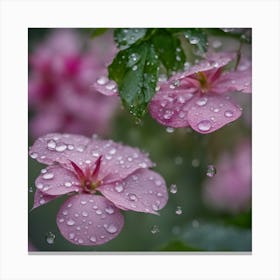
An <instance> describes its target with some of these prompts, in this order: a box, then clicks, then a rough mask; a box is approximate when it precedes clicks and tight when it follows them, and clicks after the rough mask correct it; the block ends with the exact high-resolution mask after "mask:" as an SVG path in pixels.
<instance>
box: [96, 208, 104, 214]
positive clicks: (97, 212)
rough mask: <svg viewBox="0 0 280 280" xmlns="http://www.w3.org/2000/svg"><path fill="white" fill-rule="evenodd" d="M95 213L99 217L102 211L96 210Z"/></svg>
mask: <svg viewBox="0 0 280 280" xmlns="http://www.w3.org/2000/svg"><path fill="white" fill-rule="evenodd" d="M95 213H96V214H97V215H101V214H102V213H103V212H102V210H100V209H98V210H96V211H95Z"/></svg>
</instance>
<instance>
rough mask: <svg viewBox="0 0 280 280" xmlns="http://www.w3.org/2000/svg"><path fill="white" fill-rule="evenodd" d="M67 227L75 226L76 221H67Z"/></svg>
mask: <svg viewBox="0 0 280 280" xmlns="http://www.w3.org/2000/svg"><path fill="white" fill-rule="evenodd" d="M67 225H68V226H73V225H75V221H74V220H72V219H70V220H68V221H67Z"/></svg>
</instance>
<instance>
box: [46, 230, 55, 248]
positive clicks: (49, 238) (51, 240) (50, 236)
mask: <svg viewBox="0 0 280 280" xmlns="http://www.w3.org/2000/svg"><path fill="white" fill-rule="evenodd" d="M45 239H46V242H47V243H48V244H49V245H52V244H53V243H54V240H55V234H53V233H52V232H48V233H47V234H46V236H45Z"/></svg>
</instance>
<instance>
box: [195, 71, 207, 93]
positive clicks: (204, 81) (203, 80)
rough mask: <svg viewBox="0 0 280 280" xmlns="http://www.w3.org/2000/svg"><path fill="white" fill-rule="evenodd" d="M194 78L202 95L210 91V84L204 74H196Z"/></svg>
mask: <svg viewBox="0 0 280 280" xmlns="http://www.w3.org/2000/svg"><path fill="white" fill-rule="evenodd" d="M196 77H197V80H198V82H199V84H200V89H201V91H202V93H206V92H207V91H208V90H209V89H210V84H209V81H208V79H207V76H206V74H205V73H204V72H198V73H196Z"/></svg>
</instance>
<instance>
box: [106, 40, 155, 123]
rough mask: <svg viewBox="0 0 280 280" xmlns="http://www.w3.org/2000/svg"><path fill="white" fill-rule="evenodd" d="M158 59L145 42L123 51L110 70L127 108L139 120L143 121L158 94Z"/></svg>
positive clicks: (152, 49) (110, 75)
mask: <svg viewBox="0 0 280 280" xmlns="http://www.w3.org/2000/svg"><path fill="white" fill-rule="evenodd" d="M158 69H159V59H158V56H157V55H156V53H155V50H154V48H153V47H152V46H150V45H149V44H148V43H146V42H142V43H141V44H137V45H132V46H131V47H129V48H127V49H125V50H122V51H120V52H119V53H118V54H117V56H116V57H115V59H114V61H113V62H112V64H111V65H110V66H109V78H110V79H112V80H114V81H115V82H116V83H117V84H118V88H119V95H120V97H121V99H122V102H123V104H124V106H125V107H127V108H128V109H129V111H130V113H132V114H133V115H134V116H135V117H136V118H142V117H143V115H144V114H145V113H146V109H147V105H148V103H149V101H150V100H151V98H152V97H153V95H154V93H155V88H156V83H157V78H158Z"/></svg>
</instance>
